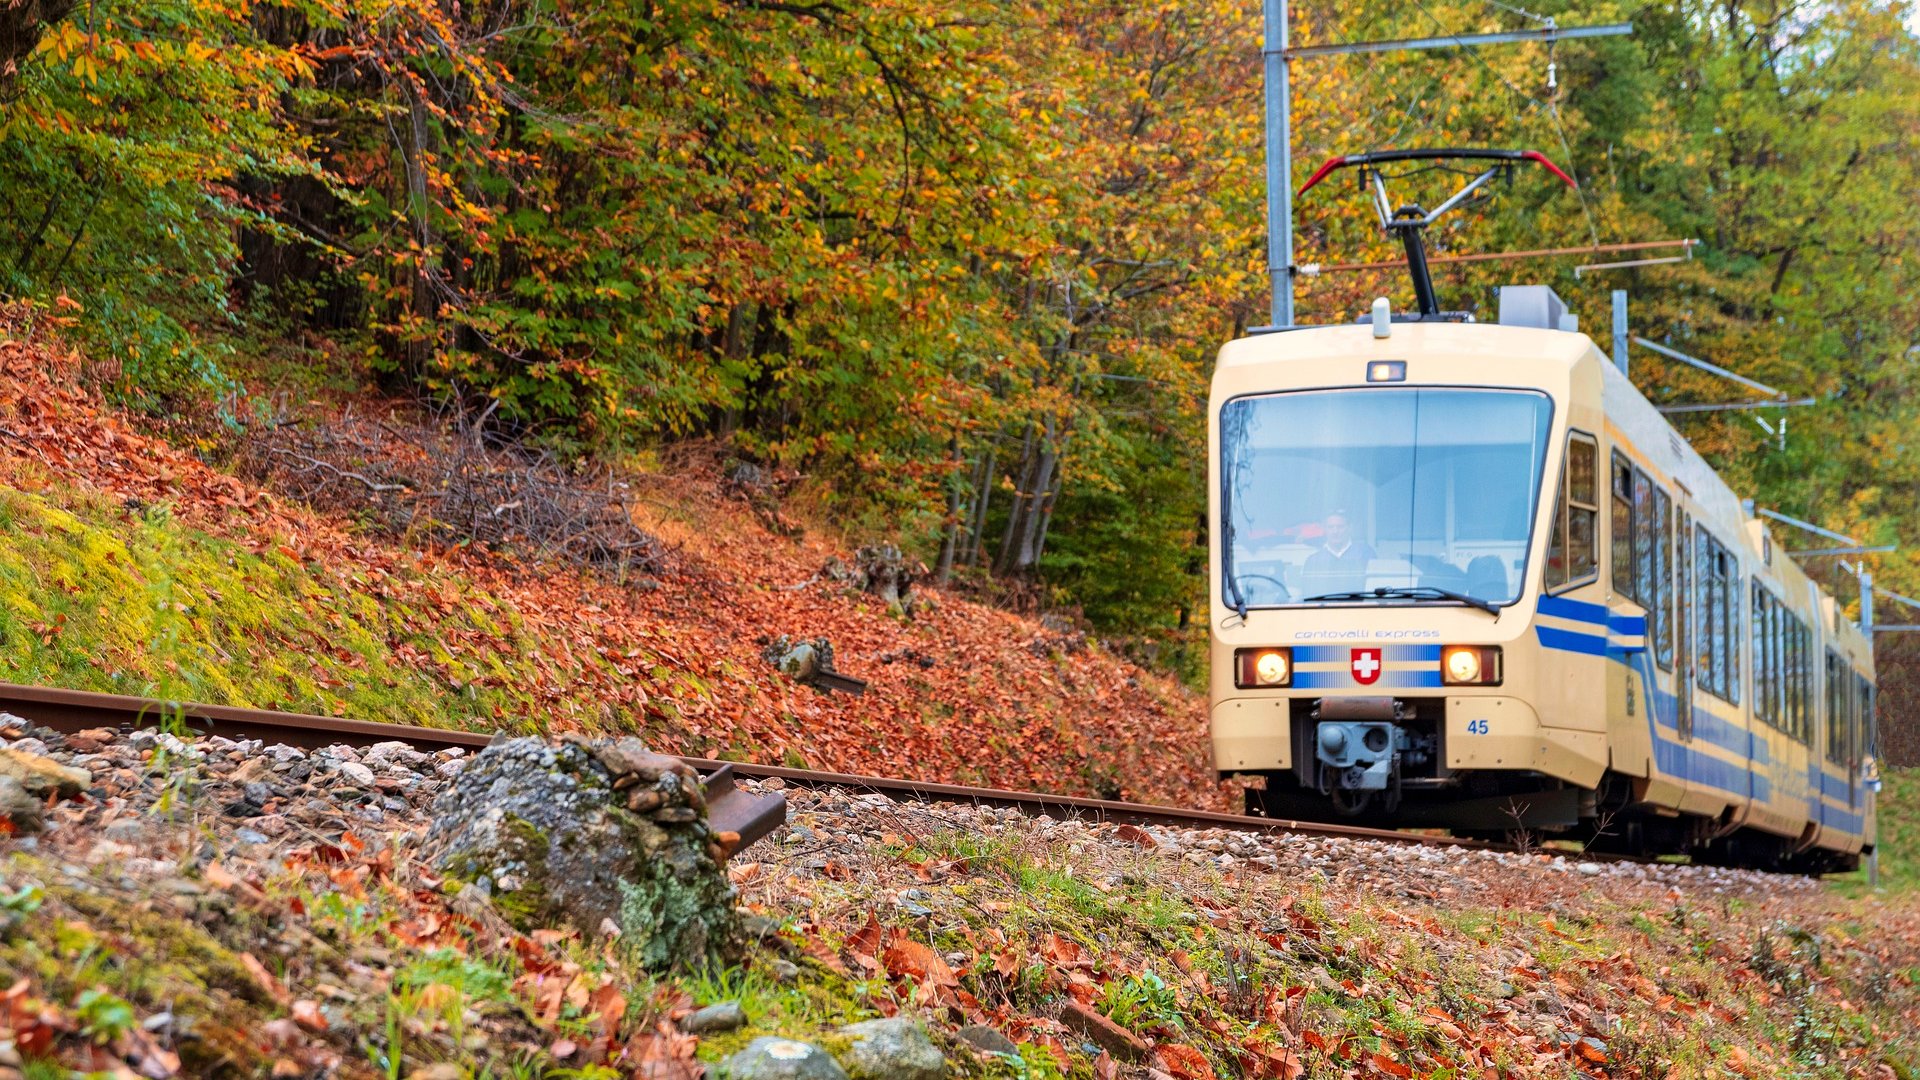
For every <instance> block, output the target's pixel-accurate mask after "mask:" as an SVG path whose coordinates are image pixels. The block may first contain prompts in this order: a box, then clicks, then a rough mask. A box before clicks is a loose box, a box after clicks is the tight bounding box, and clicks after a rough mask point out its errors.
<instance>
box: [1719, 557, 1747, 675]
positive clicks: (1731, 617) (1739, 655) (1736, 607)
mask: <svg viewBox="0 0 1920 1080" xmlns="http://www.w3.org/2000/svg"><path fill="white" fill-rule="evenodd" d="M1716 546H1718V545H1716ZM1720 562H1721V563H1722V564H1723V566H1724V571H1723V572H1724V575H1725V576H1724V577H1722V578H1721V581H1722V582H1723V583H1724V584H1725V586H1726V587H1725V589H1724V590H1722V591H1723V593H1724V599H1723V607H1722V608H1721V610H1723V611H1725V612H1726V614H1727V640H1726V646H1727V681H1726V684H1725V687H1724V688H1725V690H1726V692H1725V693H1723V694H1721V695H1720V696H1721V697H1723V698H1726V699H1727V700H1728V701H1729V702H1731V703H1732V704H1735V705H1738V704H1740V696H1741V693H1742V691H1743V690H1744V689H1745V686H1746V665H1745V664H1744V663H1742V660H1743V658H1744V657H1745V656H1746V655H1747V650H1746V641H1745V637H1746V635H1745V634H1743V633H1741V628H1742V627H1744V626H1745V625H1746V620H1744V619H1742V618H1741V617H1740V600H1741V598H1742V597H1743V596H1744V595H1745V593H1746V591H1747V590H1746V586H1745V584H1743V583H1742V582H1741V580H1740V561H1739V560H1738V559H1736V558H1735V557H1734V555H1733V553H1732V552H1730V551H1728V550H1727V549H1726V548H1720Z"/></svg>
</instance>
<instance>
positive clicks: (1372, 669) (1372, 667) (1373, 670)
mask: <svg viewBox="0 0 1920 1080" xmlns="http://www.w3.org/2000/svg"><path fill="white" fill-rule="evenodd" d="M1350 666H1351V667H1352V668H1353V681H1354V682H1357V683H1359V684H1360V685H1361V686H1372V685H1373V684H1374V681H1375V680H1377V679H1379V678H1380V650H1379V649H1355V650H1353V662H1352V664H1351V665H1350Z"/></svg>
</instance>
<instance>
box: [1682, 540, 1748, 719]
mask: <svg viewBox="0 0 1920 1080" xmlns="http://www.w3.org/2000/svg"><path fill="white" fill-rule="evenodd" d="M1693 531H1694V536H1693V541H1694V546H1693V556H1694V564H1693V580H1692V583H1691V584H1692V586H1693V592H1694V597H1693V599H1694V605H1693V606H1694V624H1693V629H1694V631H1695V636H1694V644H1695V648H1694V659H1695V665H1694V668H1695V671H1696V672H1697V674H1696V677H1695V683H1696V684H1697V685H1698V686H1699V687H1700V689H1702V690H1705V691H1706V692H1707V693H1709V694H1712V695H1713V696H1714V697H1717V698H1719V699H1720V700H1721V701H1724V702H1726V703H1727V704H1729V705H1738V704H1740V683H1741V669H1742V665H1741V663H1740V646H1741V639H1742V637H1743V635H1742V634H1741V633H1740V625H1741V623H1742V622H1744V621H1745V620H1744V618H1742V617H1740V615H1739V613H1740V609H1741V608H1742V607H1743V606H1745V605H1743V604H1742V603H1741V600H1742V598H1743V597H1744V594H1745V593H1746V587H1745V580H1744V577H1743V575H1742V574H1741V572H1740V560H1739V559H1738V558H1736V557H1735V556H1734V554H1733V552H1732V550H1731V549H1729V548H1728V547H1727V545H1725V544H1723V543H1721V542H1720V538H1719V537H1717V536H1715V535H1714V534H1713V532H1712V531H1711V530H1709V529H1708V528H1707V527H1706V526H1705V525H1704V524H1701V523H1698V522H1696V523H1695V524H1694V528H1693ZM1702 661H1704V663H1702Z"/></svg>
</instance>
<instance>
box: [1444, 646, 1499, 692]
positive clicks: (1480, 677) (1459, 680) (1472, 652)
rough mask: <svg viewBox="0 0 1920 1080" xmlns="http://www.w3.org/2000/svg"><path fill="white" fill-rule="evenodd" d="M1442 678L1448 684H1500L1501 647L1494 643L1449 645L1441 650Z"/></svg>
mask: <svg viewBox="0 0 1920 1080" xmlns="http://www.w3.org/2000/svg"><path fill="white" fill-rule="evenodd" d="M1440 678H1441V680H1442V681H1443V682H1445V683H1446V684H1447V685H1448V686H1498V685H1499V684H1500V649H1499V648H1498V647H1497V646H1493V645H1449V646H1447V647H1446V648H1444V649H1442V650H1440Z"/></svg>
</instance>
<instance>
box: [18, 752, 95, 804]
mask: <svg viewBox="0 0 1920 1080" xmlns="http://www.w3.org/2000/svg"><path fill="white" fill-rule="evenodd" d="M0 776H6V777H11V778H12V779H13V780H15V781H16V782H18V783H19V785H20V787H21V788H23V789H24V790H25V791H26V793H27V794H29V795H33V796H36V797H38V798H42V799H44V798H46V797H47V796H48V795H53V794H58V795H60V796H61V797H63V798H70V797H72V796H74V795H78V794H80V793H81V792H83V791H85V790H87V789H88V788H89V787H92V786H93V774H92V773H90V772H88V771H87V770H85V769H74V768H69V767H67V766H65V765H62V764H60V763H59V762H57V761H53V760H51V759H48V758H43V757H41V756H39V755H38V754H26V753H22V752H20V751H18V750H15V749H13V748H11V747H0Z"/></svg>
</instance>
